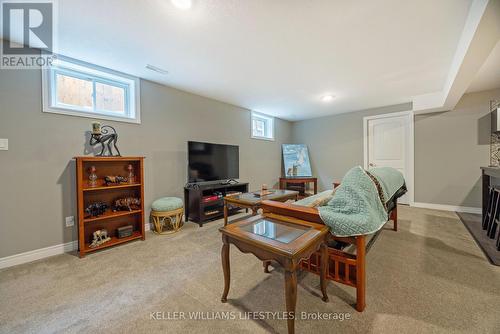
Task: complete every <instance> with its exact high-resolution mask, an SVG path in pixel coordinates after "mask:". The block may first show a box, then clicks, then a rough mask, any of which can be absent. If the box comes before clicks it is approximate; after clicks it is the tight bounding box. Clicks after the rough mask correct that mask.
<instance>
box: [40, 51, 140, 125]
mask: <svg viewBox="0 0 500 334" xmlns="http://www.w3.org/2000/svg"><path fill="white" fill-rule="evenodd" d="M58 74H59V75H65V76H68V77H72V78H76V79H81V80H87V81H91V83H92V108H86V107H78V106H73V105H69V104H61V103H58V101H57V75H58ZM96 83H101V84H105V85H109V86H113V87H116V88H122V89H124V109H125V110H124V113H125V114H122V113H119V112H113V111H109V110H99V109H97V103H96V98H97V97H96V95H97V94H96V90H95V89H96ZM42 100H43V109H42V111H43V112H46V113H54V114H63V115H70V116H78V117H86V118H92V119H102V120H111V121H118V122H126V123H136V124H140V123H141V117H140V80H139V78H136V77H133V76H130V75H127V74H123V73H120V72H117V71H113V70H110V69H107V68H104V67H100V66H97V65H93V64H89V63H85V62H82V61H79V60H76V59H71V58H68V57H64V56H60V55H58V56H57V60H55V61H54V66H50V67H46V68H44V69H43V70H42Z"/></svg>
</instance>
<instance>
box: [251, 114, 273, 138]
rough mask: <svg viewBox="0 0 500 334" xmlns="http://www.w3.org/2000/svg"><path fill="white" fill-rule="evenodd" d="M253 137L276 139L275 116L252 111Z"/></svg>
mask: <svg viewBox="0 0 500 334" xmlns="http://www.w3.org/2000/svg"><path fill="white" fill-rule="evenodd" d="M251 127H252V128H251V130H252V138H254V139H263V140H274V117H271V116H268V115H264V114H259V113H256V112H252V122H251Z"/></svg>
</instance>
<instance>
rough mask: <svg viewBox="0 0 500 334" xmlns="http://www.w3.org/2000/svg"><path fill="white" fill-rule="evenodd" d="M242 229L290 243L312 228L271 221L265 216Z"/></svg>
mask: <svg viewBox="0 0 500 334" xmlns="http://www.w3.org/2000/svg"><path fill="white" fill-rule="evenodd" d="M241 229H242V230H243V231H246V232H250V233H253V234H256V235H260V236H262V237H265V238H269V239H272V240H276V241H279V242H282V243H285V244H288V243H290V242H292V241H294V240H295V239H297V238H298V237H300V236H301V235H304V234H305V233H306V232H307V231H309V230H310V229H311V228H310V227H307V226H301V225H295V224H288V223H285V222H277V221H271V220H268V219H265V218H264V219H259V220H257V221H255V222H253V223H251V224H247V225H245V226H242V227H241Z"/></svg>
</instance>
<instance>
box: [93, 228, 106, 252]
mask: <svg viewBox="0 0 500 334" xmlns="http://www.w3.org/2000/svg"><path fill="white" fill-rule="evenodd" d="M93 236H94V239H93V240H92V243H91V244H90V248H96V247H99V246H101V245H102V244H104V243H106V242H108V241H110V240H111V238H110V237H109V236H108V231H107V230H104V229H102V230H97V231H95V232H94V233H93Z"/></svg>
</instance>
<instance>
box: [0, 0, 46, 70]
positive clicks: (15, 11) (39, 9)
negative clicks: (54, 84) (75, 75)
mask: <svg viewBox="0 0 500 334" xmlns="http://www.w3.org/2000/svg"><path fill="white" fill-rule="evenodd" d="M1 3H2V7H1V8H2V13H1V17H2V62H1V67H2V68H33V67H40V66H46V65H47V61H48V59H49V58H50V57H51V56H47V54H50V53H51V52H54V3H53V2H52V1H34V2H27V1H15V0H3V1H1ZM41 52H42V53H41Z"/></svg>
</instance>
